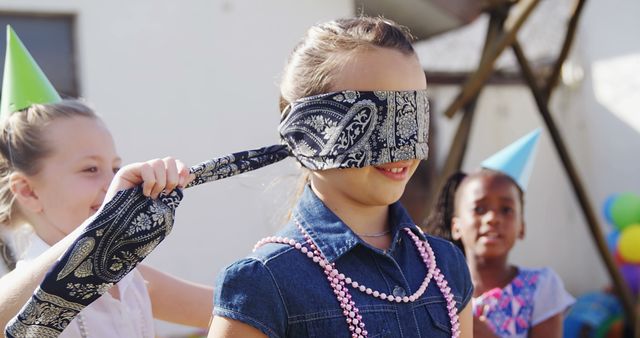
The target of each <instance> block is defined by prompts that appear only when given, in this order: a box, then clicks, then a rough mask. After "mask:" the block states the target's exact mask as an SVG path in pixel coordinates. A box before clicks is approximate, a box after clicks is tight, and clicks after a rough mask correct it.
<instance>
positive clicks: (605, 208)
mask: <svg viewBox="0 0 640 338" xmlns="http://www.w3.org/2000/svg"><path fill="white" fill-rule="evenodd" d="M616 198H618V194H612V195H609V197H607V199H606V200H604V204H603V205H602V214H603V215H604V219H605V220H606V221H607V222H608V223H609V224H611V225H613V218H612V217H611V206H613V201H615V200H616Z"/></svg>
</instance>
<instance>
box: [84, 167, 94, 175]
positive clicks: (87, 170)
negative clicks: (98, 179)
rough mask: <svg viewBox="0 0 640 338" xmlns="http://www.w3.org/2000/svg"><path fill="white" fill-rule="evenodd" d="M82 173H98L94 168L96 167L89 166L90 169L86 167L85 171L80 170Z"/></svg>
mask: <svg viewBox="0 0 640 338" xmlns="http://www.w3.org/2000/svg"><path fill="white" fill-rule="evenodd" d="M82 171H83V172H86V173H92V174H93V173H97V172H98V167H96V166H91V167H87V168H85V169H84V170H82Z"/></svg>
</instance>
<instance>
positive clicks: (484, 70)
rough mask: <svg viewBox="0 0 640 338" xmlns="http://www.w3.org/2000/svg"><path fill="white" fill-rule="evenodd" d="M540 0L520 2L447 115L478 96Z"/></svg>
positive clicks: (446, 112) (450, 114)
mask: <svg viewBox="0 0 640 338" xmlns="http://www.w3.org/2000/svg"><path fill="white" fill-rule="evenodd" d="M539 2H540V0H523V1H521V3H520V4H519V6H520V8H521V11H520V12H519V13H518V14H516V15H515V18H514V19H512V20H507V22H506V23H505V26H506V28H505V30H504V31H505V32H504V33H503V34H501V36H500V38H499V39H498V40H497V41H496V42H495V44H494V45H493V46H492V48H490V50H489V51H488V55H487V57H486V58H485V59H484V60H482V61H481V62H480V65H479V66H478V69H477V70H476V71H475V72H474V73H473V74H472V75H471V77H470V78H469V79H468V80H467V82H466V83H465V85H464V87H463V88H462V91H461V92H460V94H458V96H457V97H456V99H455V100H454V101H453V102H452V103H451V105H450V106H449V108H447V110H446V111H445V113H444V114H445V115H446V116H447V117H452V116H453V115H454V114H455V113H456V112H457V111H458V110H459V109H460V108H462V107H464V106H465V105H466V104H467V102H469V101H470V100H472V99H473V98H474V97H476V96H477V94H478V92H479V91H480V89H481V88H482V86H483V85H484V83H485V82H486V81H487V79H488V78H489V76H490V75H491V73H492V72H493V65H494V64H495V62H496V60H497V59H498V57H499V56H500V54H502V52H503V51H504V49H505V48H507V47H508V46H510V45H511V44H512V43H513V41H515V39H516V37H517V33H518V31H519V30H520V28H521V27H522V25H523V24H524V22H525V21H526V19H527V18H528V17H529V15H530V14H531V12H532V11H533V9H534V8H535V7H536V6H537V5H538V3H539Z"/></svg>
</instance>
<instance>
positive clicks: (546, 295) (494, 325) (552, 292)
mask: <svg viewBox="0 0 640 338" xmlns="http://www.w3.org/2000/svg"><path fill="white" fill-rule="evenodd" d="M574 302H575V299H574V298H573V296H571V295H570V294H569V293H568V292H567V291H566V290H565V288H564V284H563V283H562V280H561V279H560V277H559V276H558V275H557V274H556V273H555V272H554V271H553V270H551V269H550V268H543V269H526V268H519V271H518V275H517V276H516V277H515V278H514V279H513V280H512V281H511V283H509V284H508V285H507V286H505V287H504V288H502V289H499V288H496V289H493V290H489V291H487V292H485V293H483V294H482V295H480V296H479V297H476V298H473V314H474V316H476V317H484V318H485V323H487V324H488V325H489V327H490V328H491V329H492V330H493V331H494V333H495V334H496V335H497V336H498V337H509V338H526V337H527V335H528V332H529V330H530V329H531V328H532V327H534V326H536V325H538V324H540V323H542V322H544V321H545V320H547V319H549V318H551V317H553V316H555V315H557V314H559V313H563V312H564V311H565V310H566V309H567V307H569V306H570V305H571V304H573V303H574Z"/></svg>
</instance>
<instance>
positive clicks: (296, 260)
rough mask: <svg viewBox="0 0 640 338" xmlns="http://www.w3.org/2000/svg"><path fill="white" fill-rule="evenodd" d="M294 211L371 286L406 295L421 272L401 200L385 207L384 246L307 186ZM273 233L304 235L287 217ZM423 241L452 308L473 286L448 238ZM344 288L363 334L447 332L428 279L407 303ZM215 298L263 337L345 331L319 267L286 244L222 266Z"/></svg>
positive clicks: (344, 266)
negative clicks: (388, 236)
mask: <svg viewBox="0 0 640 338" xmlns="http://www.w3.org/2000/svg"><path fill="white" fill-rule="evenodd" d="M293 215H294V218H295V219H297V220H298V221H299V222H300V224H301V225H302V226H303V227H304V228H305V229H306V231H307V232H308V233H309V235H310V236H311V237H312V239H313V241H314V242H315V243H316V245H317V246H318V248H319V249H320V250H321V251H322V253H323V254H324V255H325V257H326V258H327V259H328V260H329V261H331V262H335V264H336V267H337V268H338V269H339V270H340V271H341V272H342V273H344V274H345V275H347V276H348V277H351V278H352V279H353V280H356V281H358V282H360V283H363V284H365V285H366V286H368V287H371V288H372V289H374V290H378V291H380V292H384V293H387V294H392V295H397V296H404V295H411V294H412V293H413V292H415V291H416V290H417V288H418V287H419V286H420V284H421V283H422V281H423V279H424V277H425V274H426V268H425V266H424V263H423V262H422V260H421V259H420V256H419V254H418V251H417V250H416V247H415V244H414V243H413V241H412V240H411V238H410V237H409V236H408V235H407V234H406V233H405V232H404V231H401V229H403V228H407V227H408V228H410V229H413V232H414V233H416V234H418V236H420V237H422V235H421V234H420V233H419V231H418V230H417V228H416V226H415V225H414V223H413V221H412V220H411V218H410V217H409V215H408V213H407V212H406V210H405V209H404V208H403V207H402V206H401V205H400V203H395V204H393V205H391V206H390V220H391V223H392V234H393V241H392V245H391V247H390V248H389V249H388V250H386V251H383V250H379V249H376V248H374V247H372V246H370V245H368V244H366V243H365V242H364V241H362V240H361V239H360V238H359V237H358V236H357V235H355V234H354V233H353V232H352V231H351V230H350V229H349V228H348V227H347V226H346V225H345V224H344V223H343V222H342V221H341V220H340V219H339V218H338V217H337V216H336V215H335V214H333V213H332V212H331V211H330V210H329V209H328V208H327V207H326V206H325V205H324V204H323V203H322V201H320V199H318V197H317V196H316V195H315V194H314V193H313V191H312V190H311V189H310V188H309V187H307V188H306V189H305V191H304V193H303V195H302V197H301V198H300V200H299V202H298V205H297V206H296V208H295V209H294V212H293ZM278 236H283V237H284V236H286V237H289V238H293V239H296V240H297V241H299V242H304V240H303V236H302V235H301V234H300V232H299V230H298V229H296V225H295V223H294V222H293V221H292V222H291V223H290V224H288V225H287V226H286V228H285V229H284V230H283V231H281V232H280V233H279V234H278ZM422 238H424V237H422ZM428 241H429V243H430V245H431V247H432V248H433V250H434V252H435V255H436V261H437V264H438V267H439V268H440V269H441V270H442V271H443V274H444V275H445V277H446V279H447V281H448V282H449V285H450V287H451V289H452V293H453V295H454V299H455V300H456V302H457V305H458V308H459V309H462V308H464V307H465V306H466V304H467V303H468V302H469V301H470V299H471V296H472V294H473V286H472V283H471V278H470V275H469V270H468V268H467V265H466V262H465V260H464V257H463V255H462V253H461V252H460V250H459V249H457V248H456V247H455V246H454V245H453V244H451V243H450V242H448V241H445V240H442V239H438V238H434V237H428ZM350 292H351V295H352V296H353V300H354V301H355V303H356V306H357V307H358V308H359V309H360V314H361V315H362V317H363V321H364V323H365V325H366V329H367V331H368V332H369V337H412V338H413V337H430V338H438V337H451V325H450V323H449V316H448V314H447V311H446V301H445V299H444V298H443V296H442V294H441V293H440V290H439V289H438V287H437V286H436V284H435V281H432V282H431V284H430V285H429V287H428V288H427V291H426V292H425V293H424V294H423V295H422V297H420V299H418V300H416V301H415V302H413V303H391V302H389V301H383V300H380V299H378V298H374V297H373V296H370V295H367V294H365V293H362V292H360V291H358V290H354V289H350ZM214 304H215V308H214V314H215V315H216V316H222V317H227V318H230V319H234V320H238V321H241V322H244V323H246V324H249V325H251V326H254V327H256V328H257V329H259V330H261V331H262V332H264V333H265V334H266V335H268V336H269V337H350V332H349V329H348V327H347V324H346V322H345V318H344V316H343V314H342V310H341V308H340V306H339V304H338V301H337V300H336V297H335V295H334V294H333V289H332V288H331V286H330V285H329V283H328V282H327V280H326V278H325V275H324V273H323V270H322V268H320V266H318V265H317V264H316V263H314V262H313V261H312V260H311V259H309V258H308V257H306V256H305V255H303V254H301V253H300V252H299V251H298V250H296V249H294V248H292V247H290V246H287V245H282V244H267V245H265V246H262V247H261V248H259V249H258V250H257V251H256V252H254V253H253V254H251V255H249V256H248V257H246V258H244V259H242V260H240V261H237V262H235V263H233V264H231V265H230V266H228V267H227V268H226V269H224V270H223V271H222V272H221V274H220V275H219V278H218V283H217V287H216V294H215V303H214Z"/></svg>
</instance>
